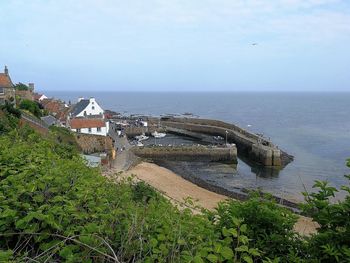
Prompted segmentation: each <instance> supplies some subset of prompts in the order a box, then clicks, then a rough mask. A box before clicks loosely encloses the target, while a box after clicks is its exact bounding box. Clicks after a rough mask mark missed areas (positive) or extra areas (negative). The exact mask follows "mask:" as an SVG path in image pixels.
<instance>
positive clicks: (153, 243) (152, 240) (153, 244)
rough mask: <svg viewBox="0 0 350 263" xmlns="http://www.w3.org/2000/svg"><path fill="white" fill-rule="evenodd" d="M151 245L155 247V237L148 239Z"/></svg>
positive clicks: (156, 241) (156, 242)
mask: <svg viewBox="0 0 350 263" xmlns="http://www.w3.org/2000/svg"><path fill="white" fill-rule="evenodd" d="M149 243H150V245H151V247H156V246H157V244H158V240H157V239H155V238H151V240H150V241H149Z"/></svg>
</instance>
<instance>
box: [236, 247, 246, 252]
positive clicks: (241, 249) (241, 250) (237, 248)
mask: <svg viewBox="0 0 350 263" xmlns="http://www.w3.org/2000/svg"><path fill="white" fill-rule="evenodd" d="M235 250H236V251H238V252H248V250H249V249H248V247H247V246H239V247H236V248H235Z"/></svg>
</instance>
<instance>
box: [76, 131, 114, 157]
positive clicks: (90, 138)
mask: <svg viewBox="0 0 350 263" xmlns="http://www.w3.org/2000/svg"><path fill="white" fill-rule="evenodd" d="M75 138H76V140H77V143H78V144H79V146H80V147H81V149H82V151H83V153H85V154H90V153H96V152H107V153H109V154H111V153H112V149H113V139H112V138H111V137H109V136H101V135H92V134H82V133H76V134H75Z"/></svg>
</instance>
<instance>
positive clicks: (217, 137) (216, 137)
mask: <svg viewBox="0 0 350 263" xmlns="http://www.w3.org/2000/svg"><path fill="white" fill-rule="evenodd" d="M213 138H214V140H217V141H222V140H223V139H224V137H221V136H214V137H213Z"/></svg>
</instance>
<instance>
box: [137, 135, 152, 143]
mask: <svg viewBox="0 0 350 263" xmlns="http://www.w3.org/2000/svg"><path fill="white" fill-rule="evenodd" d="M148 138H149V137H148V136H146V135H144V134H142V135H139V136H135V139H136V140H138V141H139V142H140V141H145V140H147V139H148Z"/></svg>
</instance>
